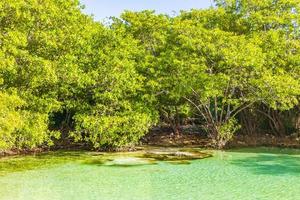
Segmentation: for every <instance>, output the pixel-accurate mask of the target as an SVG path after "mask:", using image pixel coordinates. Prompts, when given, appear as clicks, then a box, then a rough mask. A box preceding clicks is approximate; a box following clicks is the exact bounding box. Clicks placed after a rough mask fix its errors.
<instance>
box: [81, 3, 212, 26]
mask: <svg viewBox="0 0 300 200" xmlns="http://www.w3.org/2000/svg"><path fill="white" fill-rule="evenodd" d="M80 2H81V4H84V5H85V6H86V7H85V9H84V12H85V13H86V14H89V15H90V14H93V15H94V18H95V20H98V21H103V20H105V19H107V18H108V17H110V16H114V17H119V16H120V14H121V13H122V12H123V11H124V10H132V11H140V10H146V9H148V10H155V11H156V12H157V13H166V14H169V15H174V12H175V13H179V11H180V10H190V9H192V8H208V7H209V6H211V4H212V3H211V2H212V0H80Z"/></svg>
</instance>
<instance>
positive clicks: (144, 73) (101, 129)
mask: <svg viewBox="0 0 300 200" xmlns="http://www.w3.org/2000/svg"><path fill="white" fill-rule="evenodd" d="M215 2H216V7H214V8H213V7H212V8H209V9H204V10H191V11H184V12H182V13H181V14H180V15H178V16H176V17H170V16H167V15H162V14H155V12H154V11H142V12H131V11H126V12H124V13H123V14H122V16H121V19H118V18H114V20H113V23H112V24H111V25H110V26H109V27H106V26H103V25H102V24H100V23H98V22H95V21H93V19H92V18H91V17H89V16H86V15H84V14H82V12H81V5H80V4H79V1H78V0H45V1H43V4H40V1H37V0H28V1H21V0H18V1H15V0H3V1H1V2H0V10H1V12H0V90H1V91H0V103H1V104H0V149H11V148H19V149H22V148H35V147H41V146H49V145H52V144H53V139H54V138H59V135H60V133H63V134H62V136H63V138H62V139H65V138H66V137H67V138H70V137H71V138H73V139H74V140H75V141H83V142H85V143H87V144H89V145H90V146H91V147H93V148H96V149H99V148H103V147H106V148H120V147H124V146H132V145H134V144H136V143H137V142H138V141H139V139H140V138H141V137H142V136H143V135H144V134H145V133H147V131H148V130H149V129H150V128H151V127H152V126H153V125H154V124H156V123H157V122H158V121H159V120H158V119H159V118H160V119H161V121H164V122H166V123H168V124H169V125H170V126H171V127H172V128H173V130H174V132H176V133H179V132H178V127H179V126H180V124H181V123H182V121H184V119H186V118H197V122H198V123H200V125H202V126H203V127H204V128H205V130H207V133H208V135H209V136H210V137H212V138H213V139H214V140H215V141H216V145H217V146H219V147H222V146H224V145H225V144H226V142H227V141H228V140H230V139H231V138H232V136H233V133H234V132H236V131H237V130H238V128H239V127H240V125H239V123H238V122H239V120H238V116H240V115H241V113H242V111H243V110H245V109H247V108H249V107H251V108H252V109H258V108H260V107H263V108H268V109H265V110H274V113H276V112H277V111H278V112H279V111H280V112H283V111H285V112H287V111H289V110H295V107H296V106H297V105H299V96H300V67H299V66H300V41H299V36H300V35H299V23H300V17H299V16H300V15H299V5H300V4H299V1H298V0H285V1H275V0H263V1H258V0H251V1H246V0H216V1H215ZM275 111H276V112H275ZM266 116H268V115H267V114H266ZM268 118H269V119H270V120H271V121H272V123H273V124H276V120H273V119H272V117H271V116H268ZM291 119H293V121H297V119H294V118H292V117H291ZM289 126H290V125H289ZM297 126H298V125H297Z"/></svg>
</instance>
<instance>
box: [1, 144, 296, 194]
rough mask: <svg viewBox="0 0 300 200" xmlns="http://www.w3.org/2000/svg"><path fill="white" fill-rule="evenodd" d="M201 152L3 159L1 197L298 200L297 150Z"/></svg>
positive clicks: (58, 154) (67, 154)
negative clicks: (189, 156)
mask: <svg viewBox="0 0 300 200" xmlns="http://www.w3.org/2000/svg"><path fill="white" fill-rule="evenodd" d="M178 151H180V150H178ZM206 152H207V151H206ZM208 152H209V153H212V154H213V157H209V158H205V159H198V160H189V161H187V160H184V159H183V160H181V161H178V162H176V160H175V161H174V160H173V161H170V160H169V161H164V160H163V159H160V160H157V159H153V158H150V159H145V158H144V157H143V156H141V155H142V154H141V153H118V154H100V153H95V152H52V153H48V154H43V155H38V156H21V157H13V158H2V159H0V200H96V199H97V200H148V199H149V200H150V199H151V200H152V199H153V200H183V199H184V200H187V199H193V200H194V199H195V200H198V199H199V200H206V199H207V200H215V199H218V200H232V199H241V200H248V199H249V200H253V199H259V200H264V199H266V200H267V199H272V200H282V199H285V200H297V199H300V150H288V149H277V148H272V149H268V148H254V149H239V150H230V151H226V152H225V151H208Z"/></svg>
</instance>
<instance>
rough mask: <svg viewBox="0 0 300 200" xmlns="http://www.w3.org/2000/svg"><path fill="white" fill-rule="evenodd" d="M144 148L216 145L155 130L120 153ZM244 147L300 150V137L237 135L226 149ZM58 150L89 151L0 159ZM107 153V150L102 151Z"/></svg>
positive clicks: (192, 134)
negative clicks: (58, 152) (53, 152)
mask: <svg viewBox="0 0 300 200" xmlns="http://www.w3.org/2000/svg"><path fill="white" fill-rule="evenodd" d="M143 146H159V147H200V148H206V149H213V148H214V145H213V142H212V140H211V139H209V138H207V137H206V136H205V135H204V134H201V133H199V132H198V131H195V130H193V129H186V130H184V131H183V132H182V133H181V135H179V136H175V135H174V134H172V132H171V131H170V130H168V129H154V130H152V131H151V132H150V133H148V134H147V135H145V136H144V137H143V138H142V139H141V141H140V143H139V145H137V146H136V147H134V148H125V149H119V150H118V151H124V152H127V151H135V150H140V149H141V148H143ZM244 147H282V148H299V149H300V137H295V136H284V137H279V136H274V135H269V134H260V135H235V136H234V137H233V139H232V140H231V141H230V142H228V143H227V145H226V146H225V149H231V148H244ZM57 150H89V149H87V147H86V146H85V145H83V144H68V145H65V146H63V145H57V146H54V147H52V148H48V147H47V148H34V149H25V150H19V149H12V150H6V151H0V157H4V156H15V155H27V154H38V153H43V152H47V151H57ZM102 151H105V150H102Z"/></svg>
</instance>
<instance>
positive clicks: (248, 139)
mask: <svg viewBox="0 0 300 200" xmlns="http://www.w3.org/2000/svg"><path fill="white" fill-rule="evenodd" d="M142 143H143V144H144V145H150V146H166V147H170V146H174V147H176V146H178V147H182V146H197V147H202V148H214V145H213V141H212V140H211V139H209V138H207V137H206V136H205V135H204V134H201V133H199V131H195V130H189V129H188V130H184V131H183V132H182V134H181V135H179V136H175V135H173V134H172V132H171V130H168V129H156V130H154V131H152V132H150V133H149V134H147V135H146V136H145V137H144V138H143V139H142ZM260 146H265V147H283V148H300V137H299V136H282V137H280V136H274V135H270V134H257V135H241V134H238V135H235V136H234V137H233V139H232V140H231V141H230V142H228V143H227V145H226V146H225V149H230V148H243V147H260Z"/></svg>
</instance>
